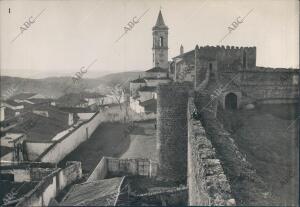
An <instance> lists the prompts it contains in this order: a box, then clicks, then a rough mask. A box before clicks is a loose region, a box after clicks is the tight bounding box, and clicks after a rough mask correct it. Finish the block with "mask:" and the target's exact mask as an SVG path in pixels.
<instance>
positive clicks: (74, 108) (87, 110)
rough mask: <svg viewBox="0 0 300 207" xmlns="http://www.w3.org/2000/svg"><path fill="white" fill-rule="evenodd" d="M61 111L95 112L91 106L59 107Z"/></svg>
mask: <svg viewBox="0 0 300 207" xmlns="http://www.w3.org/2000/svg"><path fill="white" fill-rule="evenodd" d="M58 109H59V110H60V111H64V112H67V113H91V112H93V111H92V110H91V109H90V108H78V107H59V108H58Z"/></svg>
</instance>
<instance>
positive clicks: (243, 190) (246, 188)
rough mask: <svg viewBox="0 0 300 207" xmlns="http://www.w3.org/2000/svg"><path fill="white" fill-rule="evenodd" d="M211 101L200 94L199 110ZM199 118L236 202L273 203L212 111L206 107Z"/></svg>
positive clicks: (242, 203) (264, 187)
mask: <svg viewBox="0 0 300 207" xmlns="http://www.w3.org/2000/svg"><path fill="white" fill-rule="evenodd" d="M208 100H209V99H208V98H205V97H203V95H201V94H199V95H198V96H197V98H196V99H195V106H196V108H197V109H198V111H199V110H200V109H201V108H202V107H203V106H205V105H206V104H207V101H208ZM199 117H200V121H201V124H202V126H203V127H204V130H205V132H206V136H207V138H208V139H209V140H210V142H211V144H212V146H213V147H214V149H215V152H216V156H217V157H218V158H219V159H220V161H221V165H222V167H223V170H224V173H225V175H226V177H227V178H228V181H229V184H230V186H231V191H232V195H233V196H234V198H235V199H236V202H237V205H246V204H247V205H270V202H271V201H272V198H271V194H270V192H268V188H267V185H266V184H265V183H264V182H263V180H262V178H261V177H260V176H259V175H258V174H257V173H256V171H255V169H254V168H253V167H252V165H251V164H250V163H249V162H248V161H247V159H246V157H245V156H244V155H243V154H242V153H241V152H240V151H239V149H238V147H237V145H236V144H235V142H234V139H233V138H232V137H231V135H230V133H228V131H226V130H225V129H224V127H223V126H222V124H221V123H220V122H219V121H218V119H217V118H216V117H215V116H214V114H213V113H212V112H210V111H207V110H203V111H201V113H200V116H199ZM199 134H201V132H200V133H199ZM194 145H196V144H193V143H192V144H191V147H193V146H194ZM237 178H238V179H237ZM264 194H265V195H264Z"/></svg>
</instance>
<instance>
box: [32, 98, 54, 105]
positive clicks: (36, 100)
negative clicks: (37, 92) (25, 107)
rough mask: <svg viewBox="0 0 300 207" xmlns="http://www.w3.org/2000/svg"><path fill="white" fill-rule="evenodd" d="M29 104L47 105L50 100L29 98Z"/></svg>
mask: <svg viewBox="0 0 300 207" xmlns="http://www.w3.org/2000/svg"><path fill="white" fill-rule="evenodd" d="M29 101H30V102H32V103H34V104H40V103H49V102H51V101H52V99H50V98H31V99H29Z"/></svg>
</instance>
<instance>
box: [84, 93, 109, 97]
mask: <svg viewBox="0 0 300 207" xmlns="http://www.w3.org/2000/svg"><path fill="white" fill-rule="evenodd" d="M80 96H81V97H82V98H103V97H105V96H104V95H102V94H100V93H97V92H82V93H80Z"/></svg>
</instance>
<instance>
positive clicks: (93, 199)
mask: <svg viewBox="0 0 300 207" xmlns="http://www.w3.org/2000/svg"><path fill="white" fill-rule="evenodd" d="M121 182H122V177H116V178H111V179H104V180H97V181H92V182H85V183H81V184H77V185H74V186H73V187H72V188H71V190H70V191H69V192H68V194H67V195H66V196H65V198H64V200H63V201H62V202H61V203H60V205H61V206H113V205H114V203H115V200H116V198H117V194H118V189H119V186H120V185H121Z"/></svg>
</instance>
